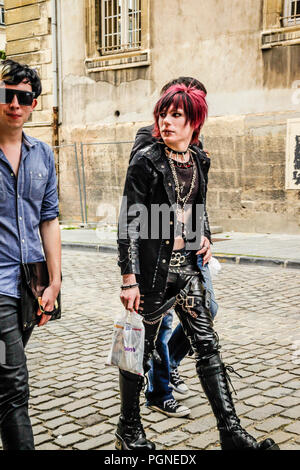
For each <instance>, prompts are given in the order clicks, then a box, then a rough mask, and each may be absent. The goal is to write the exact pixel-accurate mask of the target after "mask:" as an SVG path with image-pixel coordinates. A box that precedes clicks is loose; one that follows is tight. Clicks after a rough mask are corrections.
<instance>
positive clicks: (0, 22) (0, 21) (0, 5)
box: [0, 0, 5, 51]
mask: <svg viewBox="0 0 300 470" xmlns="http://www.w3.org/2000/svg"><path fill="white" fill-rule="evenodd" d="M0 51H5V18H4V0H0Z"/></svg>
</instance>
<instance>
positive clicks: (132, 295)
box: [120, 274, 141, 312]
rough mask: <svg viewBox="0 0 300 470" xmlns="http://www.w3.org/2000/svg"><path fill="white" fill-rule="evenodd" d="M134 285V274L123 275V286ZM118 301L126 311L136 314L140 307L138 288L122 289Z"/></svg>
mask: <svg viewBox="0 0 300 470" xmlns="http://www.w3.org/2000/svg"><path fill="white" fill-rule="evenodd" d="M130 284H136V277H135V274H125V275H124V276H123V285H124V286H126V285H130ZM120 299H121V302H122V304H123V305H124V307H125V308H126V310H129V312H137V311H138V309H139V306H140V300H141V295H140V289H139V288H138V286H136V287H131V288H130V289H122V290H121V294H120Z"/></svg>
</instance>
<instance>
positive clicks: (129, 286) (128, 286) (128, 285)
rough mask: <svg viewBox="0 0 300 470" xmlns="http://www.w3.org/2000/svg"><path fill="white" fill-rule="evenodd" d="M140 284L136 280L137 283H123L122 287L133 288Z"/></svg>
mask: <svg viewBox="0 0 300 470" xmlns="http://www.w3.org/2000/svg"><path fill="white" fill-rule="evenodd" d="M138 285H139V283H138V282H136V283H135V284H125V285H122V286H121V289H122V290H124V289H131V288H132V287H137V286H138Z"/></svg>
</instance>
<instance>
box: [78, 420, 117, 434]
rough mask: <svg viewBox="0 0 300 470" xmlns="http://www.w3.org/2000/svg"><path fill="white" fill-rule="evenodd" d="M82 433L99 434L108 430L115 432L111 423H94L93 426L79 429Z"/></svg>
mask: <svg viewBox="0 0 300 470" xmlns="http://www.w3.org/2000/svg"><path fill="white" fill-rule="evenodd" d="M81 432H82V433H83V434H86V435H87V436H94V437H96V436H100V435H101V434H106V433H108V432H109V433H110V432H115V429H114V427H113V426H112V425H111V424H103V423H99V424H95V425H94V426H89V427H88V428H85V429H83V430H82V431H81Z"/></svg>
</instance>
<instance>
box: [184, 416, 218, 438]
mask: <svg viewBox="0 0 300 470" xmlns="http://www.w3.org/2000/svg"><path fill="white" fill-rule="evenodd" d="M215 427H216V419H215V417H213V416H208V417H205V418H201V419H196V420H195V421H193V422H191V423H188V424H186V425H185V426H184V427H183V428H182V429H183V431H187V432H188V433H191V434H199V433H203V432H205V431H209V430H210V429H213V428H215Z"/></svg>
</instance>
